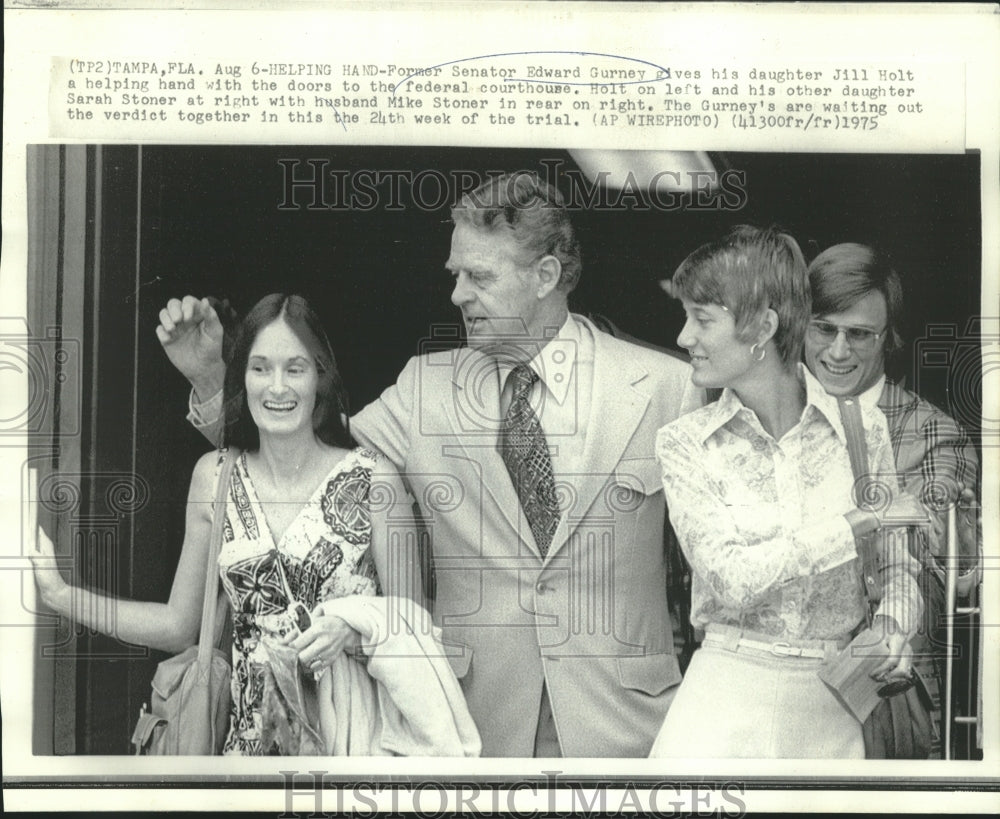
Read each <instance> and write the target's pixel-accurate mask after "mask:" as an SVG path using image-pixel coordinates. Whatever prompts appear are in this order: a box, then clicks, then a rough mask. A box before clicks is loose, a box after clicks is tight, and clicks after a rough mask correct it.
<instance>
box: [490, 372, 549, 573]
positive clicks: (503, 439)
mask: <svg viewBox="0 0 1000 819" xmlns="http://www.w3.org/2000/svg"><path fill="white" fill-rule="evenodd" d="M508 380H509V381H510V383H511V385H512V386H513V388H514V390H513V393H514V394H513V400H512V401H511V403H510V407H509V408H508V410H507V415H506V417H505V418H504V420H503V424H502V425H501V426H500V455H501V457H503V461H504V463H505V464H506V465H507V471H508V472H509V473H510V479H511V482H512V483H513V484H514V489H516V490H517V496H518V498H519V499H520V501H521V508H522V509H523V510H524V514H525V517H527V518H528V524H529V525H530V526H531V533H532V534H533V535H534V536H535V543H537V544H538V549H539V551H540V552H541V553H542V557H545V554H546V553H547V552H548V550H549V544H551V543H552V536H553V535H554V534H555V532H556V528H557V527H558V526H559V501H558V499H557V498H556V482H555V477H554V475H553V472H552V459H551V458H550V457H549V448H548V445H547V444H546V442H545V433H544V432H542V425H541V423H540V422H539V420H538V416H537V415H536V414H535V411H534V410H533V409H532V408H531V404H530V403H529V401H528V396H529V395H530V394H531V388H532V387H533V386H534V384H535V382H536V381H538V373H536V372H535V371H534V370H532V369H531V368H530V367H529V366H528V365H527V364H518V365H517V366H516V367H515V368H514V369H513V371H512V372H511V374H510V375H509V376H508Z"/></svg>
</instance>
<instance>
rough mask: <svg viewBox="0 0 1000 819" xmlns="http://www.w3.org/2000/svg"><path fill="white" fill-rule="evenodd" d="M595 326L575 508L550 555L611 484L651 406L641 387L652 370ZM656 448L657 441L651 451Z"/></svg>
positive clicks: (562, 525)
mask: <svg viewBox="0 0 1000 819" xmlns="http://www.w3.org/2000/svg"><path fill="white" fill-rule="evenodd" d="M578 320H579V319H578ZM591 332H592V334H593V338H594V379H593V385H592V398H591V402H590V417H589V419H588V422H587V432H586V439H585V441H584V446H583V460H582V464H581V468H580V469H579V470H578V472H579V474H578V475H576V476H574V477H573V480H574V483H575V486H574V489H575V499H574V501H573V508H572V509H571V510H568V512H569V513H568V514H567V510H564V513H563V516H562V518H561V519H560V521H559V528H558V529H556V533H555V536H554V537H553V538H552V544H551V546H550V547H549V551H548V556H549V557H551V556H552V555H553V554H555V553H556V552H557V551H559V549H561V548H562V546H563V545H564V544H565V543H566V542H567V541H568V540H569V538H570V536H571V535H572V534H573V532H574V530H575V529H576V527H577V526H578V525H579V523H580V521H581V519H582V518H583V516H584V514H585V513H586V512H587V510H588V509H590V507H591V506H592V505H593V503H594V499H595V498H596V497H597V494H598V493H599V492H601V491H602V490H603V489H604V487H605V486H606V485H607V482H608V479H609V477H610V476H611V475H613V474H614V472H615V468H616V467H617V466H618V463H619V461H620V460H621V456H622V453H624V451H625V447H626V446H627V445H628V442H629V441H630V440H631V439H632V436H633V435H634V434H635V430H636V428H637V427H638V426H639V423H640V422H641V421H642V418H643V416H644V415H645V414H646V408H647V407H648V406H649V400H650V397H649V395H647V394H645V393H644V392H642V390H641V389H638V388H637V385H638V384H639V383H640V382H642V381H643V380H645V379H646V378H647V377H648V373H647V372H646V371H645V370H644V369H642V368H641V367H638V366H636V365H635V363H634V362H633V361H631V360H630V359H628V358H626V357H624V356H619V355H616V351H615V350H614V348H613V346H612V345H611V344H609V343H608V338H607V337H606V336H604V334H602V333H600V332H597V331H596V330H594V329H593V328H591ZM652 449H653V444H652V441H651V442H650V457H652Z"/></svg>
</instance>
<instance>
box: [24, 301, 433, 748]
mask: <svg viewBox="0 0 1000 819" xmlns="http://www.w3.org/2000/svg"><path fill="white" fill-rule="evenodd" d="M225 406H226V433H225V444H226V447H239V450H240V454H239V456H238V458H237V459H236V461H235V463H234V466H233V469H232V472H231V477H230V485H229V487H228V491H227V500H226V519H225V524H224V526H223V536H222V546H221V550H220V554H219V575H220V577H221V582H222V585H223V588H224V589H225V592H226V594H227V596H228V598H229V602H230V604H231V607H232V611H233V675H232V695H233V704H232V709H231V712H230V725H229V731H228V735H227V737H226V741H225V747H224V751H223V752H224V753H230V754H239V755H260V754H266V753H275V752H282V749H280V748H279V749H277V750H276V749H275V748H274V747H273V746H270V747H269V746H268V745H267V744H266V743H265V742H263V741H262V736H263V733H264V725H263V722H264V715H263V710H264V705H263V701H264V697H265V684H264V681H265V677H266V672H267V671H268V664H269V662H270V659H269V658H270V657H272V656H273V654H272V653H271V652H270V649H269V646H271V645H280V646H284V647H290V648H291V649H292V650H293V651H294V652H295V654H296V655H297V659H298V663H299V664H300V665H301V667H302V671H303V673H305V674H311V675H314V677H315V681H316V682H317V683H320V682H321V678H322V677H323V675H324V674H325V673H326V671H327V670H328V669H329V667H330V666H331V664H332V663H334V661H336V660H338V659H339V658H340V655H341V654H342V653H343V652H344V651H345V650H350V649H351V648H353V647H356V646H357V644H358V643H359V634H358V632H356V631H355V630H354V629H353V628H352V627H351V626H349V625H348V623H347V622H346V621H345V620H344V619H342V618H341V617H339V616H336V615H334V614H331V613H329V612H328V611H326V610H325V608H324V605H325V604H328V603H329V602H330V601H333V600H335V599H337V598H343V597H346V596H350V595H362V596H374V595H378V594H380V592H381V588H380V578H382V579H386V578H391V585H392V586H393V588H392V589H391V592H392V593H393V594H394V595H403V596H405V597H409V598H412V599H414V600H418V599H419V597H418V595H419V592H418V591H417V590H418V589H419V588H420V583H419V575H418V569H417V564H416V561H415V559H411V558H410V557H407V555H411V556H412V551H407V549H406V548H402V549H394V550H393V560H394V561H396V563H397V564H399V563H402V565H390V559H389V549H388V540H389V535H390V523H389V518H390V517H391V518H392V522H391V533H392V536H393V537H396V538H399V539H400V540H399V542H401V543H403V544H404V546H405V545H406V544H411V545H414V546H415V543H416V534H415V531H414V530H413V529H412V519H411V518H410V516H409V514H408V512H409V504H408V502H407V497H406V492H405V491H404V489H403V486H402V483H401V481H400V479H399V476H398V474H397V473H396V472H395V469H394V467H393V466H392V465H391V464H390V463H389V462H388V461H387V460H386V459H385V458H384V457H382V456H381V455H380V454H379V453H377V452H374V451H372V450H369V449H364V448H361V447H358V446H357V445H356V444H355V442H354V440H353V439H352V437H351V434H350V430H349V428H348V420H347V419H348V407H347V398H346V394H345V391H344V387H343V384H342V382H341V379H340V375H339V373H338V371H337V364H336V360H335V359H334V356H333V351H332V349H331V348H330V343H329V341H328V339H327V336H326V334H325V333H324V332H323V329H322V327H321V325H320V322H319V319H318V318H317V316H316V314H315V313H314V312H313V310H312V308H311V307H310V306H309V305H308V303H307V302H306V301H305V300H304V299H303V298H301V297H300V296H289V295H284V294H280V293H276V294H272V295H270V296H267V297H265V298H263V299H262V300H261V301H260V302H258V303H257V305H256V306H254V308H253V309H252V310H251V311H250V312H249V313H248V314H247V316H246V317H245V318H244V319H243V321H242V322H241V323H240V325H239V328H238V330H237V333H236V337H235V340H234V342H233V346H232V352H231V358H230V361H229V366H228V368H227V374H226V388H225ZM224 452H225V450H222V451H219V452H210V453H207V454H206V455H204V456H203V457H202V458H201V459H200V460H199V461H198V463H197V465H196V466H195V468H194V475H193V477H192V480H191V488H190V492H189V495H188V502H187V518H186V521H187V522H186V530H185V539H184V546H183V549H182V552H181V556H180V560H179V563H178V566H177V571H176V574H175V576H174V581H173V586H172V588H171V592H170V598H169V600H168V602H166V603H152V602H138V601H130V600H118V601H116V605H114V606H113V607H109V606H107V605H98V603H99V602H100V601H99V600H98V599H97V598H98V595H96V594H95V593H93V592H90V591H87V590H83V589H79V588H75V587H73V586H70V585H69V584H67V583H65V582H64V581H63V580H62V578H61V577H60V576H59V573H58V572H57V571H52V570H45V569H42V568H41V566H40V565H39V566H37V567H36V571H35V575H36V578H37V582H38V586H39V589H40V591H41V594H42V597H43V599H44V600H45V602H46V603H47V604H48V605H49V606H51V607H52V608H53V609H54V610H55V611H56V612H58V613H60V614H62V615H65V616H67V617H73V618H75V619H76V620H77V621H78V622H81V623H83V624H84V625H87V626H89V627H91V628H94V629H97V630H99V631H102V632H105V633H108V634H113V635H114V636H116V637H118V638H119V639H121V640H124V641H127V642H129V643H137V644H141V645H147V646H150V647H153V648H157V649H161V650H164V651H171V652H179V651H181V650H183V649H185V648H187V647H188V646H190V645H192V644H194V643H195V642H196V640H197V637H198V632H199V627H200V622H201V610H202V599H203V594H204V589H205V582H206V575H207V573H206V560H207V555H208V552H209V546H210V544H209V535H210V532H211V530H212V498H213V497H214V496H215V488H216V485H217V482H218V479H219V473H220V465H221V463H222V461H223V457H224ZM53 551H54V550H53V547H52V544H51V542H49V541H48V539H47V538H45V536H44V533H40V547H39V553H40V555H41V556H43V557H51V555H52V553H53ZM401 556H402V557H401ZM49 565H51V563H49ZM109 608H111V609H113V616H109V615H108V613H107V612H108V611H109ZM302 609H304V610H305V611H306V612H307V613H308V617H305V618H304V617H303V615H302V613H301V612H302ZM300 627H301V628H300ZM269 641H270V642H269ZM274 670H275V669H273V668H272V669H271V671H274Z"/></svg>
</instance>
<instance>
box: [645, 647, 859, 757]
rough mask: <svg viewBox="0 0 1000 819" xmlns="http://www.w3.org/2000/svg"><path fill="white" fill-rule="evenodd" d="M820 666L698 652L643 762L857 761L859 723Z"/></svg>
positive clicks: (735, 653) (795, 660) (716, 651)
mask: <svg viewBox="0 0 1000 819" xmlns="http://www.w3.org/2000/svg"><path fill="white" fill-rule="evenodd" d="M822 662H823V661H822V660H819V659H803V658H798V657H774V656H772V655H769V654H767V655H765V654H764V653H763V652H758V651H746V650H743V649H740V650H737V651H730V650H727V649H725V648H721V647H717V646H715V645H705V646H703V647H702V648H700V649H698V651H696V652H695V654H694V656H693V657H692V658H691V665H690V666H689V667H688V670H687V673H686V674H685V675H684V681H683V682H682V683H681V685H680V688H679V689H678V691H677V696H676V697H675V698H674V701H673V703H672V704H671V706H670V710H669V711H668V712H667V716H666V719H665V720H664V722H663V727H662V728H661V729H660V732H659V734H658V735H657V737H656V741H655V742H654V743H653V749H652V750H651V751H650V753H649V755H650V756H651V757H684V758H688V759H695V758H734V759H751V758H757V759H816V758H820V759H863V758H864V755H865V748H864V740H863V739H862V734H861V723H860V722H858V721H857V720H856V719H855V718H854V716H853V715H852V714H851V713H850V712H849V711H848V710H847V709H846V708H844V706H843V705H841V704H840V702H839V701H838V700H837V698H836V697H835V696H834V695H833V694H832V693H831V692H830V690H829V689H828V688H827V687H826V685H825V683H823V681H822V680H820V678H819V677H818V676H817V671H818V669H819V667H820V665H821V664H822Z"/></svg>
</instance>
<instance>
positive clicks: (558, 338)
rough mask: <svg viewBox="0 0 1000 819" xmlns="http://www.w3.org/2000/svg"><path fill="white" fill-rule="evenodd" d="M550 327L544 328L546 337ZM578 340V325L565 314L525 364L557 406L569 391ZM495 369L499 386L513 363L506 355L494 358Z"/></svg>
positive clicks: (577, 350)
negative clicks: (557, 326) (546, 339)
mask: <svg viewBox="0 0 1000 819" xmlns="http://www.w3.org/2000/svg"><path fill="white" fill-rule="evenodd" d="M553 329H554V328H548V329H547V330H546V336H549V334H550V333H552V331H553ZM581 343H582V338H581V336H580V326H579V325H578V324H577V323H576V321H574V320H573V317H572V316H571V315H570V314H569V313H567V314H566V319H565V320H564V321H563V323H562V326H561V327H559V329H558V331H557V332H555V333H554V334H552V335H551V337H550V338H549V341H548V343H547V344H546V345H545V346H544V347H542V349H540V350H539V351H538V352H537V353H536V354H535V356H534V357H533V358H532V359H531V360H530V361H529V362H528V366H529V367H531V369H532V370H534V371H535V372H536V373H537V374H538V378H539V380H540V381H541V382H542V384H544V385H545V387H546V389H548V391H549V392H550V393H551V394H552V397H553V398H554V399H555V400H556V402H557V403H558V404H559V405H562V403H563V402H564V401H565V400H566V395H567V394H568V392H569V386H570V379H571V376H572V374H573V368H574V367H575V366H576V362H577V359H578V357H579V352H580V344H581ZM497 368H498V370H499V372H500V385H501V386H503V385H504V384H505V383H506V382H507V376H509V375H510V372H511V370H513V369H514V362H513V361H511V360H510V359H509V358H506V357H505V358H500V359H498V361H497Z"/></svg>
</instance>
